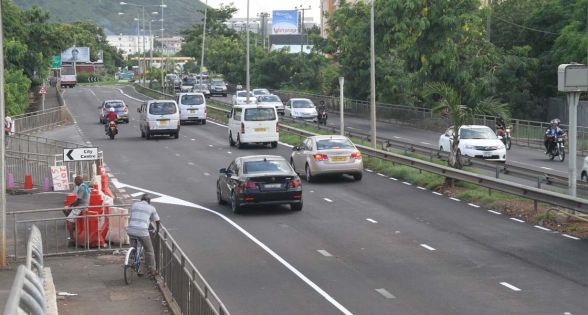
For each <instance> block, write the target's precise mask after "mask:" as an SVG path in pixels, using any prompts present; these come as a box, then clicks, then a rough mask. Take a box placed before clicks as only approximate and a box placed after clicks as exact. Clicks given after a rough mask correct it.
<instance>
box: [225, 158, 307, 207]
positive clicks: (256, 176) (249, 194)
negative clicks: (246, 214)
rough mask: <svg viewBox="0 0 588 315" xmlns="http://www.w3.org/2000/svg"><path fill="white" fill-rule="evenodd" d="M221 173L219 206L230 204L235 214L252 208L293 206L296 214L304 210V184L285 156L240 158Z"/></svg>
mask: <svg viewBox="0 0 588 315" xmlns="http://www.w3.org/2000/svg"><path fill="white" fill-rule="evenodd" d="M219 173H220V174H219V177H218V180H217V182H216V196H217V200H218V203H219V204H224V203H226V202H227V201H228V202H230V204H231V209H232V210H233V212H234V213H239V212H240V211H241V210H242V207H243V206H248V205H275V204H289V205H290V208H291V209H292V210H293V211H300V210H302V183H301V182H300V178H299V177H298V175H297V174H296V172H294V170H293V169H292V167H291V166H290V164H288V162H287V161H286V160H285V159H284V158H283V157H281V156H276V155H251V156H243V157H238V158H236V159H235V160H233V161H232V162H231V163H230V164H229V166H228V167H227V168H221V169H220V171H219Z"/></svg>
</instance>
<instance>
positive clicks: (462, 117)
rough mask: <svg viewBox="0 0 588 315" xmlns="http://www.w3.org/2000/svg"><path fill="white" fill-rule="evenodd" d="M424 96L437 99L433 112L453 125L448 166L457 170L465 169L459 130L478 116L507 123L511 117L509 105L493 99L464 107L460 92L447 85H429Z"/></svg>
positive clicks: (433, 83)
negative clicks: (446, 117) (488, 116)
mask: <svg viewBox="0 0 588 315" xmlns="http://www.w3.org/2000/svg"><path fill="white" fill-rule="evenodd" d="M423 96H424V97H433V98H435V100H436V103H437V105H436V106H435V107H433V111H434V112H435V113H441V114H443V115H446V116H448V118H449V120H450V121H451V123H452V126H453V139H452V141H451V148H450V152H449V159H448V161H447V164H448V165H449V166H451V167H453V168H457V169H462V168H463V163H462V160H461V157H460V151H459V128H460V127H461V126H463V125H466V124H468V123H472V122H473V121H474V117H475V116H476V115H493V116H496V117H502V118H503V119H504V120H505V121H508V119H509V116H510V115H509V109H508V105H507V104H505V103H501V102H499V101H498V100H496V99H495V98H492V97H489V98H486V99H485V100H482V101H480V102H479V103H477V104H476V105H475V106H467V105H463V103H462V98H461V95H460V94H459V92H457V90H456V89H454V88H453V87H451V86H450V85H448V84H446V83H440V82H431V83H427V84H426V85H425V87H424V90H423Z"/></svg>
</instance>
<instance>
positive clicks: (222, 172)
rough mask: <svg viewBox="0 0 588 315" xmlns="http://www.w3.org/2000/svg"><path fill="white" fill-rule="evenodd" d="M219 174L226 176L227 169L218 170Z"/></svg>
mask: <svg viewBox="0 0 588 315" xmlns="http://www.w3.org/2000/svg"><path fill="white" fill-rule="evenodd" d="M218 172H219V173H221V174H226V173H227V169H226V168H221V169H220V170H218Z"/></svg>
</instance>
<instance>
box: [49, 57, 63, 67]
mask: <svg viewBox="0 0 588 315" xmlns="http://www.w3.org/2000/svg"><path fill="white" fill-rule="evenodd" d="M51 68H61V55H54V56H53V57H52V58H51Z"/></svg>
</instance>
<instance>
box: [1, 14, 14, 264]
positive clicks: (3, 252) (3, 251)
mask: <svg viewBox="0 0 588 315" xmlns="http://www.w3.org/2000/svg"><path fill="white" fill-rule="evenodd" d="M3 40H4V39H3V35H2V6H1V5H0V119H1V120H2V122H3V123H4V118H5V117H4V111H5V110H6V107H5V104H4V46H3ZM13 123H14V122H13ZM6 140H8V139H6V138H5V135H4V132H2V133H1V135H0V142H2V144H1V145H0V268H4V267H6V181H5V180H4V179H5V178H6V176H5V174H4V167H5V165H6V163H5V160H6V159H5V157H4V153H5V145H4V144H5V143H6ZM14 241H15V242H16V240H14Z"/></svg>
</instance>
